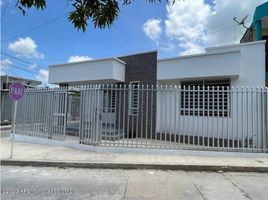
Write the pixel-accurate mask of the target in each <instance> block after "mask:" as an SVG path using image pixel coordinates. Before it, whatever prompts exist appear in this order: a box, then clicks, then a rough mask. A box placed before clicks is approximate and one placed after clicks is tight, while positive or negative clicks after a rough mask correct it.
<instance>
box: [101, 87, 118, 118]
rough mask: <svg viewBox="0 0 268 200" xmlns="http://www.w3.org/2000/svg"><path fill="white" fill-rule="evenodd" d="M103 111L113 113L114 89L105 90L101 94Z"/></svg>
mask: <svg viewBox="0 0 268 200" xmlns="http://www.w3.org/2000/svg"><path fill="white" fill-rule="evenodd" d="M103 112H104V113H114V112H115V91H114V90H105V91H104V96H103Z"/></svg>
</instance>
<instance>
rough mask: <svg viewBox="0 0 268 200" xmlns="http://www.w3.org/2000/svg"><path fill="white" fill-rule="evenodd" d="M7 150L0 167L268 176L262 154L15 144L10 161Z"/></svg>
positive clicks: (5, 146)
mask: <svg viewBox="0 0 268 200" xmlns="http://www.w3.org/2000/svg"><path fill="white" fill-rule="evenodd" d="M77 145H79V144H77ZM80 146H81V145H80ZM83 146H85V148H87V147H88V146H87V145H83ZM10 148H11V142H10V139H9V138H7V137H4V138H1V165H20V166H27V165H28V166H53V167H55V166H56V167H80V168H81V167H82V168H123V169H140V168H143V169H163V170H191V171H240V172H241V171H247V172H250V171H252V172H268V154H262V153H259V154H257V153H234V152H211V151H184V150H180V151H178V150H157V149H149V150H147V149H132V148H124V149H123V148H119V147H110V148H112V150H113V151H112V152H110V151H109V148H106V147H98V148H96V147H91V146H90V147H88V148H89V150H79V149H74V148H69V147H64V146H53V145H44V144H33V143H26V142H18V141H16V142H14V154H13V159H12V160H11V159H10ZM116 151H117V152H116Z"/></svg>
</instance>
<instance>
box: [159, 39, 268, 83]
mask: <svg viewBox="0 0 268 200" xmlns="http://www.w3.org/2000/svg"><path fill="white" fill-rule="evenodd" d="M206 51H207V53H204V54H198V55H190V56H181V57H175V58H168V59H162V60H159V61H158V63H157V80H158V82H159V83H160V84H161V83H163V82H167V83H168V81H172V80H177V81H181V80H191V79H217V78H230V79H231V80H232V83H231V85H232V86H265V41H258V42H250V43H243V44H235V45H227V46H221V47H215V48H208V49H207V50H206Z"/></svg>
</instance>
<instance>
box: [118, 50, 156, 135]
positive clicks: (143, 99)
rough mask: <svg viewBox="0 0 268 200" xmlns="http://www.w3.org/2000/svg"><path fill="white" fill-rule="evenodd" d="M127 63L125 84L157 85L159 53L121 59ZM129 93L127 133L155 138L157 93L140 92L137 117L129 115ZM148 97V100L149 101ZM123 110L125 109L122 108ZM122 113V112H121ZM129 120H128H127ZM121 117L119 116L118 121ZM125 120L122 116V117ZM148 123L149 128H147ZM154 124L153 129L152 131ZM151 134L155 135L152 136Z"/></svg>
mask: <svg viewBox="0 0 268 200" xmlns="http://www.w3.org/2000/svg"><path fill="white" fill-rule="evenodd" d="M119 59H120V60H122V61H124V62H126V68H125V69H126V71H125V83H124V84H127V85H129V83H130V82H131V81H139V82H140V84H141V85H144V86H145V88H146V85H149V86H150V88H151V85H154V86H155V85H156V83H157V52H156V51H155V52H149V53H142V54H136V55H130V56H124V57H119ZM128 95H129V94H128V93H127V94H126V97H127V98H126V102H125V108H124V109H125V112H126V116H125V127H126V128H125V133H126V131H127V127H128V131H129V137H130V138H132V137H146V135H145V134H146V132H147V137H154V136H153V135H154V133H155V130H156V93H155V92H153V93H151V92H148V94H147V92H146V91H144V92H140V94H139V105H140V106H139V113H138V115H137V116H135V115H129V113H128V112H129V110H128V103H129V101H128ZM147 96H148V100H147ZM121 109H123V108H121ZM119 112H120V111H119ZM127 118H128V120H127ZM118 119H119V117H118V116H117V120H118ZM120 119H121V120H123V118H122V116H121V117H120ZM146 119H147V120H146ZM128 122H129V124H128ZM146 123H147V126H146ZM151 124H152V129H151ZM150 133H152V134H153V135H152V136H151V135H150Z"/></svg>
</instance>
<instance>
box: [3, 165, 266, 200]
mask: <svg viewBox="0 0 268 200" xmlns="http://www.w3.org/2000/svg"><path fill="white" fill-rule="evenodd" d="M1 185H2V186H1V199H76V200H78V199H93V200H99V199H100V200H101V199H107V200H108V199H109V200H113V199H131V200H134V199H135V200H136V199H137V200H140V199H156V200H157V199H163V200H168V199H179V200H184V199H187V200H188V199H189V200H211V199H217V200H225V199H226V200H232V199H235V200H244V199H245V200H252V199H254V200H255V199H256V200H262V199H263V200H267V199H268V174H261V173H220V172H219V173H209V172H184V171H159V170H158V171H157V170H103V169H100V170H98V169H73V168H68V169H59V168H33V167H11V166H2V168H1Z"/></svg>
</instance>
